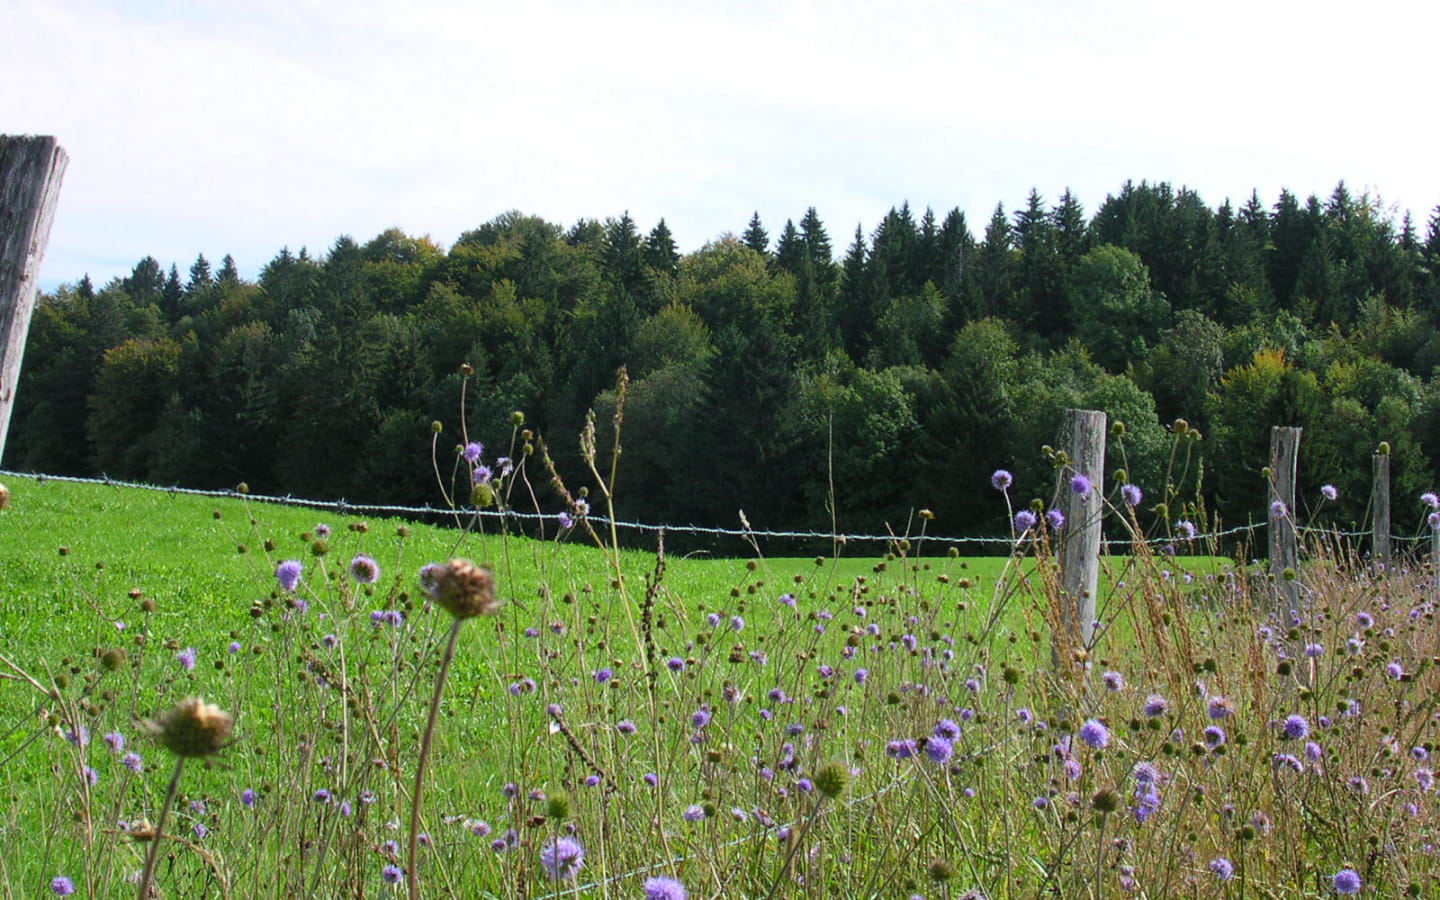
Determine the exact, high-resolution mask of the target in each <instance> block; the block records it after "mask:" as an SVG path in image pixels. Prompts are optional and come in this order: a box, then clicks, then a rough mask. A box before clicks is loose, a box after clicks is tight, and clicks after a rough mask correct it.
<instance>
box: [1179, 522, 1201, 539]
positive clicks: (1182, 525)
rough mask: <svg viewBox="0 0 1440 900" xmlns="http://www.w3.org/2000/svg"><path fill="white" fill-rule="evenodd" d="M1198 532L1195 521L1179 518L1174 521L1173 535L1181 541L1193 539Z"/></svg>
mask: <svg viewBox="0 0 1440 900" xmlns="http://www.w3.org/2000/svg"><path fill="white" fill-rule="evenodd" d="M1198 533H1199V532H1197V531H1196V530H1195V523H1194V522H1191V521H1190V520H1189V519H1181V520H1180V521H1178V522H1176V523H1175V536H1176V537H1178V538H1179V539H1180V540H1182V541H1193V540H1195V535H1197V534H1198Z"/></svg>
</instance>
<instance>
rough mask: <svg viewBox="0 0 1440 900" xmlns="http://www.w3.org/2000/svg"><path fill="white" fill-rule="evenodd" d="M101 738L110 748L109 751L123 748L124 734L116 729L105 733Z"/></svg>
mask: <svg viewBox="0 0 1440 900" xmlns="http://www.w3.org/2000/svg"><path fill="white" fill-rule="evenodd" d="M101 740H103V741H104V742H105V746H107V747H109V748H110V752H111V753H119V752H121V751H122V750H124V749H125V735H123V734H121V733H120V732H118V731H111V732H109V733H107V734H106V735H105V736H104V737H103V738H101Z"/></svg>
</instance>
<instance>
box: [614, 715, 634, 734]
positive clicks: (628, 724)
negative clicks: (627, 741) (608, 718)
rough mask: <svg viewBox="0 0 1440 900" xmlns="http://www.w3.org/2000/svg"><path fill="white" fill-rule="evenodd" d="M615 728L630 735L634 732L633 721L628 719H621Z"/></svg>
mask: <svg viewBox="0 0 1440 900" xmlns="http://www.w3.org/2000/svg"><path fill="white" fill-rule="evenodd" d="M615 730H616V731H618V732H620V733H621V734H623V735H627V736H628V735H632V734H634V733H635V723H634V722H632V721H630V720H629V719H621V720H620V724H618V725H616V726H615Z"/></svg>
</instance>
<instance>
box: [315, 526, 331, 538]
mask: <svg viewBox="0 0 1440 900" xmlns="http://www.w3.org/2000/svg"><path fill="white" fill-rule="evenodd" d="M315 536H316V537H317V538H320V539H321V540H322V541H323V540H324V539H325V538H328V537H329V536H330V526H329V525H326V524H325V523H324V522H321V523H320V524H319V525H316V526H315Z"/></svg>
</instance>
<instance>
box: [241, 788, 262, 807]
mask: <svg viewBox="0 0 1440 900" xmlns="http://www.w3.org/2000/svg"><path fill="white" fill-rule="evenodd" d="M257 799H258V798H257V797H256V795H255V790H254V789H253V788H246V789H245V790H243V791H241V792H240V802H241V803H243V804H245V805H246V806H247V807H253V806H254V805H255V801H256V800H257Z"/></svg>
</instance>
